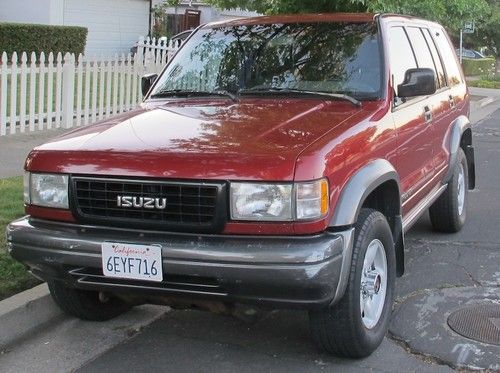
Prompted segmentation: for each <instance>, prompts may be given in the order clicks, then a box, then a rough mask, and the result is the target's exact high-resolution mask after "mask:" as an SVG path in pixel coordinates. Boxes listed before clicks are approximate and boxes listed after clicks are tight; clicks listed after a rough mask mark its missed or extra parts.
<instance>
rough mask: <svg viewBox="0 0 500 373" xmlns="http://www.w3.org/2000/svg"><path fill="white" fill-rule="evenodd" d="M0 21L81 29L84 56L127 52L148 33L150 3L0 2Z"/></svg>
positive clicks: (144, 0) (83, 0) (108, 0)
mask: <svg viewBox="0 0 500 373" xmlns="http://www.w3.org/2000/svg"><path fill="white" fill-rule="evenodd" d="M0 22H13V23H37V24H46V25H64V26H82V27H87V28H88V30H89V33H88V36H87V46H86V49H85V54H87V55H91V56H97V55H103V56H112V55H114V54H116V53H118V54H121V53H125V54H126V53H128V52H129V51H130V48H131V47H132V46H133V45H134V44H135V43H136V42H137V41H138V40H139V37H140V36H145V35H147V34H148V31H149V1H148V0H0Z"/></svg>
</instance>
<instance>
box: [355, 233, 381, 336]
mask: <svg viewBox="0 0 500 373" xmlns="http://www.w3.org/2000/svg"><path fill="white" fill-rule="evenodd" d="M386 292H387V257H386V255H385V250H384V245H383V244H382V242H381V241H380V240H377V239H375V240H373V241H372V242H370V244H369V245H368V248H367V249H366V254H365V259H364V261H363V271H362V273H361V288H360V297H359V303H360V309H361V319H362V320H363V324H364V325H365V327H367V328H368V329H371V328H373V327H374V326H375V325H377V323H378V321H379V319H380V316H381V315H382V311H383V309H384V304H385V295H386Z"/></svg>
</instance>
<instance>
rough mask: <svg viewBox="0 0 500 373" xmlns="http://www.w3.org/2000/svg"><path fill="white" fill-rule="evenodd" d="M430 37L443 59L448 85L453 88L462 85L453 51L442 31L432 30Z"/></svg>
mask: <svg viewBox="0 0 500 373" xmlns="http://www.w3.org/2000/svg"><path fill="white" fill-rule="evenodd" d="M432 36H433V38H434V40H435V41H436V45H437V47H438V49H439V52H440V53H441V57H442V58H443V64H444V67H445V69H446V74H447V75H448V84H449V85H450V86H454V85H457V84H460V83H462V75H461V74H460V68H459V67H458V64H457V59H456V56H455V52H454V49H452V48H451V45H450V43H449V42H448V38H447V37H446V34H445V32H444V30H442V29H433V30H432Z"/></svg>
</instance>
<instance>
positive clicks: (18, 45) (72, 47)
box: [0, 23, 88, 56]
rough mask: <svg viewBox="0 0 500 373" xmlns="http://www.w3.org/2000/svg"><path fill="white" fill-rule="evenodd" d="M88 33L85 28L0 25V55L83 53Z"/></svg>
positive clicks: (15, 24)
mask: <svg viewBox="0 0 500 373" xmlns="http://www.w3.org/2000/svg"><path fill="white" fill-rule="evenodd" d="M87 33H88V30H87V28H85V27H76V26H51V25H35V24H23V23H0V53H1V52H3V51H5V52H7V54H8V55H9V56H10V55H11V54H12V53H13V52H14V51H16V52H17V53H18V54H19V52H27V53H31V52H35V53H36V54H37V55H38V54H39V53H40V52H45V53H46V54H47V53H49V52H54V53H57V52H61V53H63V54H64V53H66V52H70V53H76V54H78V53H83V51H84V50H85V44H86V43H87Z"/></svg>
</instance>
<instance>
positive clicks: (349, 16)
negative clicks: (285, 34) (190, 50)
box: [206, 13, 376, 27]
mask: <svg viewBox="0 0 500 373" xmlns="http://www.w3.org/2000/svg"><path fill="white" fill-rule="evenodd" d="M375 16H376V14H374V13H317V14H282V15H276V16H259V17H246V18H236V19H230V20H224V21H218V22H212V23H208V24H207V25H206V27H220V26H245V25H265V24H273V23H281V24H283V23H285V24H286V23H316V22H359V23H364V22H373V21H374V20H375Z"/></svg>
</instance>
